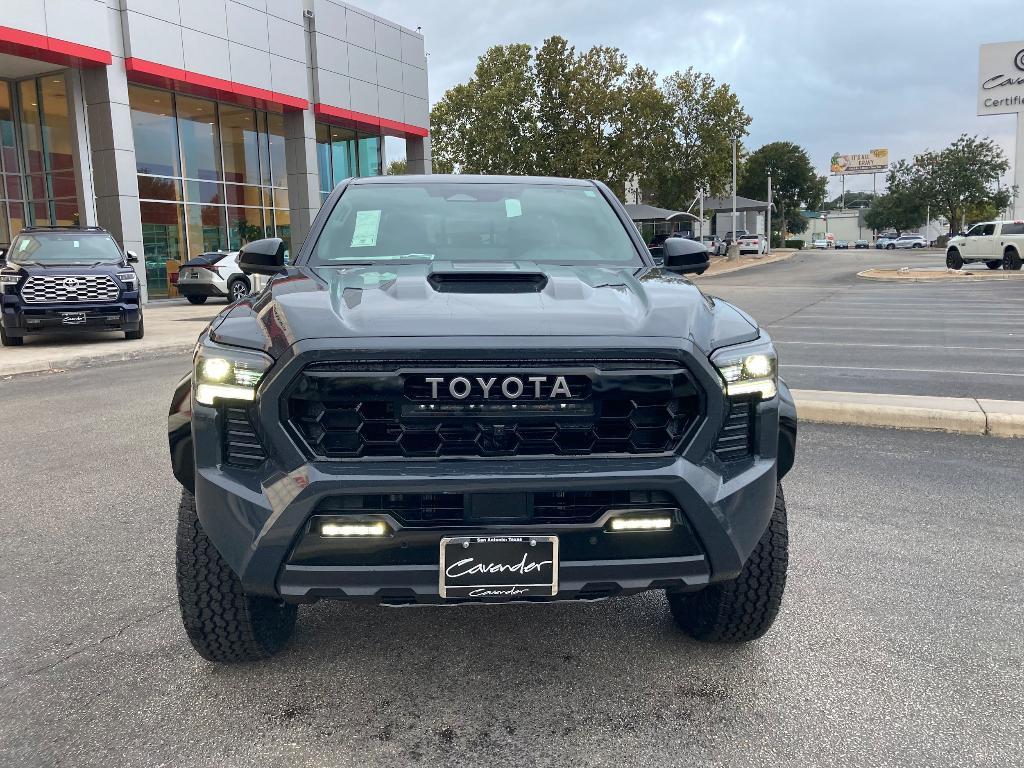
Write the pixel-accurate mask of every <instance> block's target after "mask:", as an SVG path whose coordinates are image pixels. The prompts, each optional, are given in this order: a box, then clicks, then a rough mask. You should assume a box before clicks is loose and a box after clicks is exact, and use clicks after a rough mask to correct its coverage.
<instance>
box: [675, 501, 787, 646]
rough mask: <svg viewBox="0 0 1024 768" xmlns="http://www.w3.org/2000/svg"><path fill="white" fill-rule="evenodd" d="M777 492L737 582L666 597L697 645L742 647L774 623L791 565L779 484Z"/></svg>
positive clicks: (784, 507)
mask: <svg viewBox="0 0 1024 768" xmlns="http://www.w3.org/2000/svg"><path fill="white" fill-rule="evenodd" d="M776 488H777V490H776V492H775V509H774V510H773V511H772V519H771V522H770V523H769V524H768V529H767V530H766V531H765V532H764V535H762V536H761V540H760V541H759V542H758V543H757V546H756V547H754V551H753V552H751V553H750V557H749V558H747V562H746V563H745V564H744V566H743V570H742V571H740V575H739V576H738V577H737V578H736V579H735V580H733V581H724V582H718V583H716V584H711V585H710V586H707V587H705V588H704V589H703V590H701V591H700V592H693V593H686V592H683V593H680V594H670V595H668V605H669V609H670V610H671V611H672V618H673V619H674V620H675V623H676V626H678V627H679V628H680V629H681V630H683V632H685V633H686V634H688V635H689V636H690V637H692V638H694V639H695V640H702V641H704V642H711V643H745V642H749V641H750V640H756V639H757V638H759V637H761V635H763V634H764V633H765V632H767V631H768V630H769V629H770V628H771V626H772V624H773V623H774V622H775V617H776V616H778V614H779V606H781V605H782V594H783V592H784V591H785V589H786V569H787V567H788V565H789V532H788V526H787V523H786V498H785V496H784V495H783V493H782V485H778V486H776Z"/></svg>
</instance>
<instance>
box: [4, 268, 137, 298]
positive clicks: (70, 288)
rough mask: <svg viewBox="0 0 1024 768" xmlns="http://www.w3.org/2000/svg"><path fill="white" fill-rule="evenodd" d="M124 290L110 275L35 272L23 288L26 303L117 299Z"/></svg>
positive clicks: (22, 294) (22, 292)
mask: <svg viewBox="0 0 1024 768" xmlns="http://www.w3.org/2000/svg"><path fill="white" fill-rule="evenodd" d="M120 292H121V289H120V288H118V285H117V283H116V282H114V278H112V277H111V276H110V275H33V276H32V277H30V278H29V279H28V280H26V281H25V285H24V286H22V288H21V298H22V299H23V300H24V301H25V303H27V304H60V303H74V302H101V301H117V297H118V294H119V293H120Z"/></svg>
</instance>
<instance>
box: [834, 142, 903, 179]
mask: <svg viewBox="0 0 1024 768" xmlns="http://www.w3.org/2000/svg"><path fill="white" fill-rule="evenodd" d="M888 169H889V150H888V149H872V150H871V151H870V152H867V153H866V154H863V155H840V154H839V153H838V152H837V153H836V154H834V155H832V175H833V176H847V175H850V174H854V173H879V172H882V171H887V170H888Z"/></svg>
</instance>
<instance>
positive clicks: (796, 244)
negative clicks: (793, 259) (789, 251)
mask: <svg viewBox="0 0 1024 768" xmlns="http://www.w3.org/2000/svg"><path fill="white" fill-rule="evenodd" d="M786 247H787V248H796V249H797V250H798V251H799V250H802V249H803V247H804V241H803V240H787V241H786Z"/></svg>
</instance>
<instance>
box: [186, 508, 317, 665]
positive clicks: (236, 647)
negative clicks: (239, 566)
mask: <svg viewBox="0 0 1024 768" xmlns="http://www.w3.org/2000/svg"><path fill="white" fill-rule="evenodd" d="M177 581H178V604H179V606H180V607H181V621H182V623H183V624H184V625H185V632H186V633H187V634H188V639H189V642H191V643H192V647H193V648H195V649H196V651H197V652H198V653H199V655H200V656H202V657H203V658H204V659H207V660H208V661H217V662H223V663H230V662H241V661H258V660H260V659H266V658H268V657H270V656H272V655H273V654H275V653H277V652H278V651H279V650H281V648H283V647H284V644H285V643H286V642H288V638H290V637H291V635H292V631H293V630H294V628H295V616H296V613H297V609H296V607H295V606H294V605H290V604H288V603H285V602H283V601H281V600H273V599H271V598H267V597H252V596H249V595H246V594H245V592H244V591H243V590H242V582H241V581H240V580H239V578H238V576H236V575H235V572H234V571H233V570H231V566H229V565H228V564H227V562H226V561H225V560H224V558H222V557H221V555H220V552H218V551H217V548H216V547H214V545H213V542H212V541H210V539H209V538H208V537H207V535H206V532H205V531H204V530H203V526H202V523H200V522H199V516H198V515H197V514H196V500H195V497H194V496H193V495H192V494H191V493H189V492H188V491H186V490H182V492H181V503H180V504H179V505H178V539H177Z"/></svg>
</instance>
